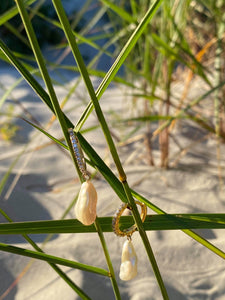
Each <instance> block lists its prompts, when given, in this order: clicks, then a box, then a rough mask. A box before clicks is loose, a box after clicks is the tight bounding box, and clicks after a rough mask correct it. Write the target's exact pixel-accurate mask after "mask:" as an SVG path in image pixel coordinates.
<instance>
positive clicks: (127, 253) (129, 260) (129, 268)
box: [119, 240, 137, 281]
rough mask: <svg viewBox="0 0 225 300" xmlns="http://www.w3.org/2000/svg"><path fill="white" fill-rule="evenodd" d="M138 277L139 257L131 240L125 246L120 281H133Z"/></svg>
mask: <svg viewBox="0 0 225 300" xmlns="http://www.w3.org/2000/svg"><path fill="white" fill-rule="evenodd" d="M136 275H137V255H136V252H135V250H134V246H133V244H132V242H131V240H127V241H126V242H125V243H124V244H123V249H122V256H121V265H120V274H119V276H120V279H121V280H125V281H127V280H131V279H133V278H134V277H135V276H136Z"/></svg>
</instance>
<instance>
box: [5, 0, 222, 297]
mask: <svg viewBox="0 0 225 300" xmlns="http://www.w3.org/2000/svg"><path fill="white" fill-rule="evenodd" d="M91 2H92V1H87V3H88V4H86V6H85V5H84V7H83V9H82V10H81V12H79V14H78V15H77V19H74V22H71V20H70V19H69V17H68V15H67V13H66V11H65V8H64V7H63V4H62V2H61V0H52V4H53V7H54V13H55V15H57V19H56V18H55V17H54V18H51V17H49V16H46V15H44V14H42V13H41V12H40V11H39V8H40V7H41V6H42V4H43V1H23V0H15V5H14V6H13V7H11V8H9V9H8V10H7V11H6V12H4V13H3V14H2V16H1V18H0V25H1V26H6V28H7V30H9V31H10V34H11V35H16V37H17V38H18V39H19V40H20V41H21V42H22V43H23V44H24V46H27V47H28V48H29V51H30V53H31V54H29V55H25V54H23V53H18V52H16V51H12V50H11V49H10V47H9V46H8V45H7V43H6V42H5V41H4V38H2V39H1V40H0V49H1V52H0V58H1V59H2V60H3V61H4V62H6V63H7V64H9V65H10V66H13V67H14V68H16V69H17V70H18V72H19V73H20V75H21V79H19V80H17V81H16V82H15V84H14V85H13V86H12V87H11V88H10V89H8V90H6V91H4V93H3V96H2V98H1V99H0V108H1V107H2V106H3V104H4V103H5V102H6V100H7V97H8V96H9V95H10V93H11V92H12V91H13V89H14V88H16V86H18V85H19V84H20V83H21V80H25V81H26V82H27V83H28V85H29V86H30V87H31V88H32V89H33V92H34V93H35V94H36V95H37V96H38V97H39V98H40V99H41V100H42V101H43V107H46V109H49V110H50V111H51V112H52V113H53V114H54V117H52V119H51V120H49V122H48V124H47V125H46V126H45V127H43V126H42V124H39V123H37V122H34V120H32V118H28V117H27V116H23V119H24V121H25V122H27V123H28V124H30V125H31V126H33V127H34V128H35V129H36V130H37V132H41V134H43V135H46V136H47V137H48V138H49V139H50V140H51V141H52V142H54V143H56V144H57V145H58V146H59V147H62V148H63V149H65V150H66V151H69V153H70V155H71V160H72V162H73V164H74V167H75V168H74V171H75V174H76V176H78V177H79V179H80V181H81V183H82V182H83V177H82V172H81V170H80V168H79V165H78V162H77V159H76V156H75V155H74V150H73V147H72V144H71V142H70V136H69V132H68V129H69V128H73V129H74V131H75V132H76V135H77V138H78V140H79V142H80V145H81V147H82V149H83V152H84V153H85V155H86V157H87V159H86V160H87V163H88V164H89V165H90V166H91V167H92V168H93V169H94V170H95V171H94V172H97V173H99V174H101V176H102V177H104V179H105V180H106V181H107V182H108V184H109V185H110V186H111V188H112V189H113V190H114V191H115V193H116V194H117V196H118V197H119V198H120V200H121V202H124V203H128V204H129V207H131V208H132V209H131V210H132V217H129V216H127V217H125V216H124V217H122V218H121V223H122V224H123V226H130V224H131V223H132V222H135V223H136V225H137V230H138V233H139V235H140V238H141V240H142V242H143V245H144V248H145V251H146V254H147V257H148V259H149V263H150V265H151V266H152V269H153V271H154V274H155V277H156V281H157V282H158V286H159V288H160V290H161V294H162V297H163V299H169V296H168V292H167V290H166V287H165V283H164V280H163V278H162V276H161V273H160V270H159V267H158V264H157V260H156V258H155V256H154V253H153V250H152V247H151V244H150V241H149V238H148V236H147V233H146V232H147V231H148V230H151V229H152V227H151V222H149V223H148V222H144V223H142V221H141V218H140V215H139V211H138V208H137V206H136V204H135V199H137V200H138V201H140V202H142V203H144V204H145V205H146V206H147V207H149V208H150V209H151V210H152V211H154V212H155V213H156V214H158V216H155V217H154V216H153V217H152V219H153V221H152V226H155V227H154V230H169V229H170V230H172V229H173V230H174V229H176V230H182V231H183V232H184V233H185V234H187V235H189V236H190V237H191V238H193V239H194V240H195V241H197V242H198V243H200V244H202V245H203V246H205V247H207V248H208V249H209V250H211V251H212V252H214V253H215V255H219V256H220V257H221V258H223V259H224V258H225V253H224V252H223V251H222V250H221V249H219V248H218V247H216V246H215V245H213V244H212V243H210V242H209V241H207V240H206V239H204V238H203V237H201V236H200V235H198V234H197V233H196V232H194V231H193V230H192V229H195V228H211V229H213V228H224V227H225V226H224V215H223V214H211V213H210V211H209V212H208V213H206V214H204V215H200V214H190V215H182V214H176V215H170V214H167V213H166V212H165V211H164V210H163V208H161V207H158V206H156V205H155V204H154V203H153V202H152V201H150V200H149V199H146V198H145V197H144V196H142V195H140V194H139V193H138V192H136V191H134V190H132V189H131V188H130V186H129V178H127V175H126V172H125V170H124V167H123V163H122V161H121V158H120V155H119V152H118V148H117V145H116V143H115V141H114V138H113V135H112V130H111V128H110V127H109V124H108V122H107V120H106V117H105V114H104V112H103V110H102V106H101V101H100V100H101V97H102V96H103V94H104V93H105V92H106V91H107V90H108V89H109V88H110V87H109V86H110V84H112V83H115V84H117V83H119V84H120V85H122V86H125V87H129V88H130V89H129V91H132V93H131V94H132V98H133V99H135V101H140V103H143V109H142V110H141V113H139V115H138V116H128V117H126V118H123V117H121V119H120V122H121V124H123V126H124V125H126V124H130V123H132V124H133V128H135V130H133V131H132V132H136V133H137V132H138V131H139V128H141V129H142V130H143V128H144V132H145V134H144V135H143V136H145V137H146V138H147V143H146V148H147V153H148V155H149V159H148V161H149V164H150V165H157V166H158V167H159V168H165V169H167V168H169V167H171V165H172V162H171V159H170V147H171V146H170V144H171V139H172V140H173V139H175V138H176V133H174V132H175V128H176V127H179V123H180V122H187V121H188V122H192V124H194V126H195V127H197V128H201V129H202V130H204V136H207V138H212V139H214V138H215V139H216V141H217V152H216V155H217V161H218V181H219V183H220V185H221V186H223V176H222V169H221V162H220V151H221V143H224V140H225V129H224V121H225V118H224V114H225V104H224V101H223V100H222V99H223V98H222V96H223V95H224V84H225V78H224V76H223V72H222V71H223V64H224V58H223V56H222V53H223V51H224V16H225V7H224V5H223V3H222V1H216V2H214V1H206V2H205V3H202V1H190V0H189V1H185V4H184V3H183V2H182V1H175V0H174V1H169V0H164V1H162V0H155V1H152V2H151V3H149V1H144V0H142V1H132V0H131V1H129V3H128V4H127V3H125V2H122V1H121V5H120V4H118V3H117V2H113V1H107V0H101V1H100V2H99V4H98V10H97V12H96V14H94V16H93V19H92V20H90V22H89V25H88V26H87V27H86V28H85V27H84V28H83V29H82V30H80V32H79V33H78V32H76V26H77V24H76V23H78V20H81V19H82V17H83V15H84V14H85V12H87V11H88V9H89V5H90V3H91ZM139 2H140V3H139ZM33 3H34V5H32V4H33ZM139 7H140V8H141V9H139ZM16 15H19V16H20V18H21V26H22V27H23V28H24V31H25V34H23V35H22V34H21V31H20V30H19V29H16V28H13V27H12V26H10V25H9V24H10V23H8V22H9V21H10V20H11V19H12V18H13V17H14V16H16ZM35 15H36V16H38V17H39V18H41V19H43V20H45V22H47V23H49V24H51V26H54V27H55V28H57V29H58V30H60V32H62V33H63V43H60V44H58V45H57V47H58V48H59V47H61V48H62V49H65V50H64V51H65V52H66V51H68V49H69V51H70V52H71V53H72V56H73V59H74V66H72V67H71V66H67V65H63V64H60V63H59V62H58V63H55V64H54V63H52V62H49V65H48V61H46V59H45V58H44V55H43V51H42V49H41V47H40V44H39V41H38V36H37V33H36V32H35V30H34V27H33V23H32V17H33V16H35ZM102 16H107V22H108V23H107V25H108V24H109V25H110V26H109V30H107V29H105V28H104V27H103V30H102V31H101V32H99V33H98V34H97V35H96V36H94V37H92V36H91V37H89V36H88V34H87V33H89V31H91V29H92V28H94V27H95V26H96V24H97V23H98V21H99V20H100V19H101V17H102ZM203 18H206V19H207V21H206V24H207V26H209V28H210V29H211V31H210V34H208V36H207V37H206V34H205V32H204V28H203V29H201V30H199V27H200V25H201V24H202V22H201V19H203ZM76 20H77V21H76ZM74 28H75V29H74ZM197 31H198V33H197ZM197 34H198V36H197ZM190 36H191V37H190ZM103 37H104V38H107V39H106V40H107V41H106V43H105V45H103V46H102V47H100V46H99V44H98V41H99V40H101V39H102V38H103ZM210 41H211V43H210ZM209 43H210V44H209ZM80 44H86V45H88V46H89V47H92V48H93V49H95V51H97V54H96V55H95V56H94V57H93V58H92V59H91V60H90V61H89V62H88V63H86V62H85V60H84V57H83V56H82V54H81V52H80V50H79V45H80ZM112 45H113V46H114V48H115V49H114V51H113V52H111V51H110V50H109V49H110V46H112ZM207 45H208V46H207ZM208 53H210V55H212V56H213V63H212V62H207V60H206V59H203V58H204V57H206V58H207V57H208V56H209V57H211V56H210V55H208V56H207V54H208ZM103 54H104V55H107V56H109V57H110V58H111V59H113V60H114V62H113V63H112V65H111V66H110V67H109V68H108V69H107V70H106V71H101V70H99V69H98V68H97V67H96V63H97V62H99V61H100V60H101V57H102V55H103ZM48 68H52V69H53V70H60V69H64V70H72V71H73V72H74V73H76V75H78V79H77V81H76V83H75V84H74V85H73V86H72V87H71V88H70V90H69V91H68V92H67V95H66V97H65V98H64V100H63V102H60V101H59V98H58V96H57V93H56V91H55V88H54V84H55V79H54V78H52V77H51V72H49V69H48ZM122 68H123V69H124V71H123V75H118V74H119V73H118V72H119V71H120V70H121V69H122ZM214 72H215V73H214ZM181 73H183V74H184V75H183V76H185V75H186V74H187V76H186V77H185V79H184V89H183V92H182V94H181V95H179V97H178V99H177V98H176V97H174V95H173V92H172V86H173V83H174V81H175V79H174V78H175V77H176V76H182V74H181ZM180 74H181V75H180ZM213 74H215V75H216V76H215V80H212V75H213ZM92 75H94V76H97V77H98V78H101V82H100V83H99V85H98V87H97V88H95V87H94V85H93V83H92V79H91V76H92ZM196 77H197V78H199V79H201V81H202V82H203V83H204V85H205V86H206V91H204V92H203V93H201V94H200V96H198V97H196V98H194V99H191V100H188V97H187V95H188V93H189V91H190V90H191V88H192V82H193V78H196ZM40 81H41V83H40ZM80 81H83V83H84V85H85V88H86V91H87V94H88V99H89V103H87V105H86V108H85V109H84V111H83V112H82V114H81V115H80V118H79V119H77V120H75V121H71V120H70V119H69V117H68V116H67V114H66V112H65V110H64V109H63V108H64V106H65V104H66V103H67V102H68V101H70V97H71V95H72V93H73V92H74V91H75V90H76V88H77V86H78V82H80ZM210 96H211V97H212V98H213V105H212V107H210V109H212V110H211V111H210V109H208V110H207V113H208V114H206V113H205V111H204V110H202V111H201V110H200V109H199V105H202V103H203V102H204V101H205V100H207V99H208V98H209V97H210ZM132 105H134V104H132V103H131V104H130V106H132ZM141 105H142V104H141ZM93 110H94V111H95V113H96V116H97V119H98V126H99V127H100V128H101V131H102V133H103V135H104V138H105V141H106V143H107V146H108V149H109V151H110V154H111V157H112V159H113V162H114V165H115V167H116V170H117V172H116V174H115V172H114V171H112V170H111V169H110V167H108V166H107V164H106V163H105V162H104V159H103V158H102V157H100V156H99V155H98V153H97V152H96V151H95V150H94V148H93V147H92V145H91V144H90V143H89V142H88V141H87V139H85V136H84V135H85V134H84V133H83V132H82V129H83V126H84V125H85V124H86V121H87V119H88V118H89V116H90V115H91V114H92V111H93ZM53 123H57V124H58V126H60V128H61V132H62V136H63V138H62V140H59V139H57V138H56V137H54V136H52V135H51V134H50V133H49V132H48V128H49V127H50V126H51V125H52V124H53ZM12 128H13V127H12ZM14 130H15V132H16V129H14ZM89 130H90V131H91V130H94V128H89ZM4 134H5V133H4ZM8 134H9V138H11V135H10V134H11V133H10V131H8ZM12 134H15V133H14V132H13V133H12ZM6 135H7V133H6ZM129 137H130V136H129ZM156 139H158V145H159V148H158V151H159V152H160V160H159V162H157V160H156V159H155V157H154V152H153V148H152V144H153V142H154V141H155V140H156ZM127 140H128V138H127ZM199 141H200V139H199ZM124 142H126V139H125V141H124ZM178 144H179V141H178ZM28 146H29V143H28V144H27V145H26V146H25V147H24V149H23V150H22V151H21V152H20V153H19V154H18V155H17V157H15V159H14V161H13V162H12V164H11V166H9V168H8V172H7V173H6V174H5V175H4V177H3V179H2V180H1V183H0V193H2V191H3V189H4V188H5V187H6V183H7V180H8V178H9V176H10V174H11V173H12V170H13V169H14V168H15V166H16V164H17V162H18V160H20V159H21V156H22V155H23V154H24V152H26V151H27V148H28ZM183 150H184V149H181V151H180V152H182V151H183ZM179 155H180V153H178V154H177V155H176V157H175V160H176V163H177V161H178V160H179ZM77 197H78V195H76V196H75V197H74V199H73V201H72V202H71V205H70V206H69V207H68V209H67V211H66V212H65V213H64V214H63V216H62V218H61V220H58V221H46V222H44V221H43V222H38V221H36V222H33V223H32V224H33V225H32V224H31V223H26V222H20V223H15V222H13V220H12V219H11V218H10V216H9V215H8V214H7V213H6V212H5V211H4V210H3V209H0V213H1V214H2V215H3V216H4V217H5V219H6V220H7V221H8V222H9V223H10V224H0V234H6V235H10V234H20V235H22V236H23V237H24V238H25V239H26V240H27V242H28V243H30V244H31V246H32V247H33V248H34V250H35V251H34V250H28V249H24V248H20V247H15V246H12V245H7V244H4V243H0V250H1V251H5V252H9V253H14V254H17V255H22V256H28V257H32V258H35V259H39V260H44V261H46V262H47V263H48V264H49V265H50V266H51V267H52V268H53V269H54V271H55V272H57V274H58V275H59V276H60V277H61V278H62V279H63V280H64V281H65V282H66V283H67V284H68V285H69V286H70V287H71V288H72V289H73V290H74V291H75V292H76V293H77V294H78V295H79V296H80V297H81V298H82V299H91V298H90V296H89V295H88V291H85V290H82V289H81V288H80V287H79V286H77V285H76V284H75V282H73V281H72V280H71V279H70V278H69V277H68V275H67V274H66V273H65V272H64V271H62V269H61V268H60V267H58V265H63V266H69V267H71V268H75V269H79V270H83V271H87V272H92V273H96V274H100V275H102V276H105V277H108V278H109V280H111V284H112V288H113V291H114V296H115V299H121V295H120V290H119V287H118V282H117V280H116V276H115V272H114V266H113V264H112V261H111V258H110V254H109V251H108V246H107V243H106V240H105V237H104V232H112V227H111V222H112V216H111V217H105V218H98V217H97V218H96V220H95V222H94V225H92V226H87V227H86V226H84V225H82V224H81V223H80V222H78V221H77V222H75V221H74V220H72V221H73V222H72V228H71V222H70V220H63V219H64V217H65V216H66V214H67V213H68V212H69V211H70V209H71V208H72V206H73V205H74V202H76V200H77ZM154 220H155V221H154ZM54 222H57V224H56V223H54ZM56 225H57V226H56ZM32 230H33V231H32ZM65 232H72V233H74V234H76V233H81V232H82V233H86V234H90V233H91V232H97V234H98V237H99V240H100V243H101V246H102V249H103V252H104V255H105V260H106V264H107V269H105V268H97V267H94V266H90V265H84V264H81V263H79V262H75V261H71V260H66V259H65V258H63V257H56V256H52V255H48V254H46V253H45V252H44V251H43V249H42V248H41V247H39V246H38V245H37V244H36V243H35V242H34V241H32V239H31V238H30V237H29V236H28V234H29V233H48V234H49V235H51V234H53V233H54V234H55V233H65ZM112 234H113V233H112ZM48 239H49V238H48ZM46 243H47V241H46ZM1 299H3V298H1Z"/></svg>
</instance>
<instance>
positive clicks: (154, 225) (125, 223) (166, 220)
mask: <svg viewBox="0 0 225 300" xmlns="http://www.w3.org/2000/svg"><path fill="white" fill-rule="evenodd" d="M0 212H2V210H1V209H0ZM133 223H134V220H133V217H132V216H122V217H121V228H129V227H130V226H131V225H132V224H133ZM143 226H144V229H145V230H146V231H155V230H183V229H224V228H225V214H166V213H165V214H160V215H147V217H146V219H145V222H144V223H143ZM99 228H100V230H101V233H100V234H102V233H103V232H113V230H112V217H101V218H98V219H97V223H96V224H93V225H90V226H84V225H83V224H81V223H80V222H79V221H78V220H76V219H71V220H50V221H26V222H13V223H2V224H0V234H23V235H24V234H47V233H48V234H56V233H58V234H65V233H96V232H97V231H98V229H99ZM107 255H108V254H107Z"/></svg>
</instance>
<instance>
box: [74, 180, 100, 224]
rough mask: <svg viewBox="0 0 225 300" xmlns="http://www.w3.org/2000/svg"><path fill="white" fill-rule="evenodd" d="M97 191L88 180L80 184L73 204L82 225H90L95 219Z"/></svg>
mask: <svg viewBox="0 0 225 300" xmlns="http://www.w3.org/2000/svg"><path fill="white" fill-rule="evenodd" d="M96 206H97V192H96V190H95V187H94V185H93V184H92V183H91V181H90V180H88V181H85V182H83V183H82V185H81V189H80V193H79V196H78V199H77V202H76V205H75V214H76V217H77V219H78V220H79V221H80V222H81V223H83V224H84V225H91V224H92V223H94V221H95V219H96Z"/></svg>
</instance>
